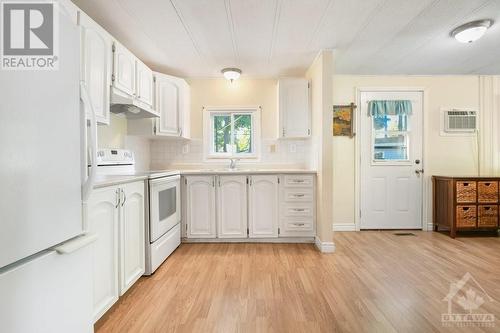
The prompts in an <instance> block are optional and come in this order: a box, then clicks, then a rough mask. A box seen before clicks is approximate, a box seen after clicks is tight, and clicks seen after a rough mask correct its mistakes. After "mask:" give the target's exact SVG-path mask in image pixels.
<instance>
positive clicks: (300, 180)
mask: <svg viewBox="0 0 500 333" xmlns="http://www.w3.org/2000/svg"><path fill="white" fill-rule="evenodd" d="M292 181H293V182H294V183H303V182H304V180H303V179H294V180H292Z"/></svg>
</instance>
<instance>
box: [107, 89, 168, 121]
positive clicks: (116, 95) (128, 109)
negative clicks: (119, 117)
mask: <svg viewBox="0 0 500 333" xmlns="http://www.w3.org/2000/svg"><path fill="white" fill-rule="evenodd" d="M111 112H113V113H120V114H123V115H125V117H127V118H128V119H142V118H154V117H159V116H160V115H159V114H158V113H157V112H155V110H153V109H152V108H151V106H149V105H147V104H146V103H144V102H142V101H140V100H138V99H137V98H135V97H133V96H130V95H128V94H126V93H124V92H122V91H120V90H118V89H116V88H114V87H112V88H111Z"/></svg>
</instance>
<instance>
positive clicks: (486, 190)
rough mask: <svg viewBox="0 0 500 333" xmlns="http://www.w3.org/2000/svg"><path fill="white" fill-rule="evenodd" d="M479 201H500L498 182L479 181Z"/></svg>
mask: <svg viewBox="0 0 500 333" xmlns="http://www.w3.org/2000/svg"><path fill="white" fill-rule="evenodd" d="M477 187H478V196H477V201H478V202H481V203H497V202H498V182H494V181H492V182H488V181H484V182H478V183H477Z"/></svg>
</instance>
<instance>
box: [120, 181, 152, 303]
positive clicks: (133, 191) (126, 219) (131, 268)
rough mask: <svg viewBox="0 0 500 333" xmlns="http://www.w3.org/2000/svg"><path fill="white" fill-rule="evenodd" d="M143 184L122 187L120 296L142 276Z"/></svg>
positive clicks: (143, 239) (143, 266) (143, 245)
mask: <svg viewBox="0 0 500 333" xmlns="http://www.w3.org/2000/svg"><path fill="white" fill-rule="evenodd" d="M144 229H145V221H144V183H143V182H137V183H131V184H125V185H124V186H122V200H121V210H120V239H121V241H120V295H123V294H124V293H125V292H126V291H127V290H128V289H129V288H130V287H131V286H132V285H133V284H134V283H135V282H136V281H137V280H138V279H139V278H140V277H141V276H142V274H144V268H145V263H144V260H145V259H144V258H145V257H144V256H145V254H144V247H145V244H146V243H145V238H144Z"/></svg>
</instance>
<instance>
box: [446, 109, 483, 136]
mask: <svg viewBox="0 0 500 333" xmlns="http://www.w3.org/2000/svg"><path fill="white" fill-rule="evenodd" d="M442 111H443V126H442V132H444V133H443V134H444V135H453V134H458V135H460V134H465V135H467V134H469V135H470V134H474V133H475V132H476V130H477V124H478V119H477V111H475V110H463V109H462V110H458V109H451V110H450V109H445V110H442Z"/></svg>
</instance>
